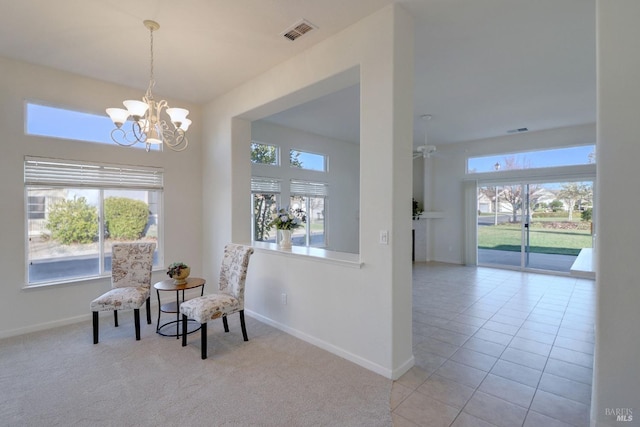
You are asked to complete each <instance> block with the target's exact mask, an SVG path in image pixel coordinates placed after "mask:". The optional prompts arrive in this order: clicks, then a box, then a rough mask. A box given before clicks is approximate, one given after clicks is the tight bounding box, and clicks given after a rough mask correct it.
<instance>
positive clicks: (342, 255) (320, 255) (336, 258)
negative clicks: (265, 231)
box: [252, 242, 364, 268]
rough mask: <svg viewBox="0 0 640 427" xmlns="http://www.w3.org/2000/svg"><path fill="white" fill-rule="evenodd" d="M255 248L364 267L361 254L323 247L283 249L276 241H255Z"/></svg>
mask: <svg viewBox="0 0 640 427" xmlns="http://www.w3.org/2000/svg"><path fill="white" fill-rule="evenodd" d="M252 246H253V248H254V249H256V251H258V252H264V253H269V254H275V255H280V256H286V257H293V258H307V259H312V260H317V261H319V262H325V263H329V264H336V265H342V266H345V267H351V268H362V265H363V264H364V263H363V262H361V261H360V255H359V254H350V253H346V252H336V251H329V250H326V249H321V248H311V247H305V246H293V247H292V248H291V249H281V248H279V247H278V245H276V244H275V243H266V242H253V244H252Z"/></svg>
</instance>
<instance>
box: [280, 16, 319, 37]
mask: <svg viewBox="0 0 640 427" xmlns="http://www.w3.org/2000/svg"><path fill="white" fill-rule="evenodd" d="M317 28H318V27H316V26H315V25H313V24H312V23H311V22H309V21H307V20H306V19H302V20H300V21H298V22H296V23H295V24H293V25H292V26H291V27H290V28H288V29H286V30H285V31H284V32H283V33H282V35H283V36H284V37H285V38H287V39H289V40H291V41H294V40H296V39H297V38H299V37H301V36H303V35H305V34H307V33H308V32H309V31H311V30H315V29H317Z"/></svg>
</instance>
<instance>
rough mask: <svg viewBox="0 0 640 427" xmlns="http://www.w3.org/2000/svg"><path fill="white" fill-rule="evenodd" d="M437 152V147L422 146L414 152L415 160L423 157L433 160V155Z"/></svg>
mask: <svg viewBox="0 0 640 427" xmlns="http://www.w3.org/2000/svg"><path fill="white" fill-rule="evenodd" d="M435 152H436V146H435V145H420V146H418V147H417V148H416V151H414V152H413V158H414V159H418V158H420V157H422V158H423V159H429V158H431V155H432V154H433V153H435Z"/></svg>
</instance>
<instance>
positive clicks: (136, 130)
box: [131, 117, 149, 142]
mask: <svg viewBox="0 0 640 427" xmlns="http://www.w3.org/2000/svg"><path fill="white" fill-rule="evenodd" d="M145 119H147V125H148V123H149V120H148V117H145ZM131 134H132V135H133V137H134V138H135V140H136V141H135V142H146V141H147V134H146V133H145V131H144V129H142V126H140V123H139V122H133V123H132V124H131Z"/></svg>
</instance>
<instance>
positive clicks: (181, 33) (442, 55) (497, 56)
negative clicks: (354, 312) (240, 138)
mask: <svg viewBox="0 0 640 427" xmlns="http://www.w3.org/2000/svg"><path fill="white" fill-rule="evenodd" d="M392 2H394V0H348V1H345V0H233V1H230V0H184V1H175V0H136V1H127V0H57V1H50V0H24V1H20V2H17V1H14V0H0V7H1V8H2V11H3V12H2V14H0V55H2V56H6V57H10V58H16V59H20V60H24V61H27V62H32V63H36V64H42V65H46V66H50V67H54V68H58V69H63V70H68V71H72V72H75V73H78V74H81V75H86V76H90V77H94V78H98V79H102V80H106V81H110V82H114V83H119V84H124V85H127V86H131V87H135V88H139V89H140V90H141V91H144V89H146V86H147V83H148V77H149V33H148V30H147V29H146V28H144V26H143V25H142V21H143V20H145V19H153V20H156V21H157V22H159V23H160V26H161V28H160V30H159V31H157V32H156V33H154V43H155V46H154V51H155V77H156V81H157V84H156V87H155V89H154V92H155V93H156V94H158V95H163V96H166V97H172V98H177V99H183V100H187V101H192V102H196V103H204V102H207V101H209V100H211V99H213V98H215V97H216V96H218V95H220V94H222V93H225V92H227V91H229V90H230V89H232V88H234V87H236V86H238V85H240V84H241V83H243V82H244V81H246V80H248V79H250V78H252V77H254V76H256V75H259V74H261V73H262V72H264V71H266V70H268V69H270V68H272V67H273V66H275V65H277V64H278V63H280V62H282V61H284V60H286V59H287V58H289V57H291V56H293V55H296V54H298V53H300V52H301V51H303V50H306V49H308V48H309V47H310V46H312V45H314V44H316V43H318V42H319V41H321V40H323V39H324V38H326V37H329V36H331V35H333V34H335V33H337V32H339V31H340V30H342V29H344V28H346V27H347V26H349V25H351V24H352V23H354V22H356V21H358V20H359V19H362V18H363V17H365V16H367V15H370V14H371V13H373V12H375V11H376V10H378V9H380V8H382V7H384V6H386V5H387V4H390V3H392ZM395 2H397V3H400V4H401V5H403V6H404V7H405V8H406V9H408V10H409V12H410V13H411V15H412V16H413V17H414V18H415V22H416V41H415V53H416V59H415V64H416V70H415V71H416V78H415V86H416V87H415V100H414V105H415V117H416V120H415V132H414V144H415V145H420V144H421V143H424V123H423V122H422V121H421V120H419V117H420V115H422V114H431V115H433V119H432V120H431V121H429V122H428V132H429V143H430V144H435V145H437V144H443V143H450V142H457V141H467V140H475V139H481V138H488V137H494V136H499V135H505V134H506V132H507V131H508V130H510V129H515V128H522V127H527V128H529V130H531V131H535V130H543V129H550V128H556V127H563V126H571V125H577V124H583V123H593V122H595V120H596V65H595V64H596V58H595V0H562V1H558V0H535V1H532V0H395ZM300 18H306V19H307V20H309V21H310V22H312V23H313V24H315V25H317V26H318V30H316V31H313V32H311V33H310V34H308V35H306V36H304V37H303V38H301V39H299V40H297V41H295V42H291V41H288V40H287V39H285V38H284V37H282V36H281V33H282V32H283V31H284V30H285V29H287V28H288V27H290V26H291V25H292V24H294V23H295V22H296V21H298V20H299V19H300ZM141 95H142V94H141ZM358 96H359V92H358V88H357V87H353V88H347V89H345V90H342V91H340V92H338V93H336V94H334V95H330V96H327V97H324V98H322V99H320V100H318V101H316V102H315V103H313V104H310V105H305V106H304V107H302V108H298V109H296V110H295V113H293V112H291V113H280V114H278V115H276V116H274V117H272V120H273V121H275V122H278V123H281V124H285V125H288V126H291V127H297V128H301V129H307V130H309V131H311V132H315V133H321V134H326V135H328V136H332V137H335V138H339V139H344V140H350V141H353V140H358V138H359V136H358V129H357V128H358V126H357V125H358ZM305 111H312V112H313V117H314V119H313V120H308V119H305V117H309V115H304V114H301V113H302V112H305ZM328 130H331V131H332V133H328Z"/></svg>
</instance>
